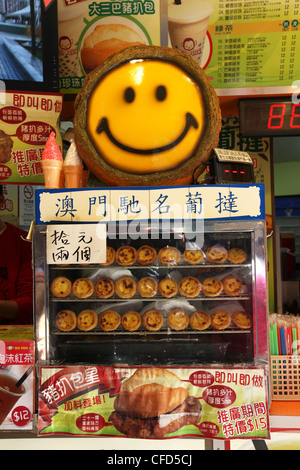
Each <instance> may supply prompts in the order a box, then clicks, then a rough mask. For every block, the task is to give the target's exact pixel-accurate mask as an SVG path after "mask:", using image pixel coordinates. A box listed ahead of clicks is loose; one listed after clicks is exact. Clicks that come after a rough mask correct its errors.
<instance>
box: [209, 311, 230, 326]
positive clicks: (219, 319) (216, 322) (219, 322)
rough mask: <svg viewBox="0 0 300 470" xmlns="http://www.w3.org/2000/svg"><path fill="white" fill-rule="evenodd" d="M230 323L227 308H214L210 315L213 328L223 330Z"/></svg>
mask: <svg viewBox="0 0 300 470" xmlns="http://www.w3.org/2000/svg"><path fill="white" fill-rule="evenodd" d="M230 323H231V317H230V314H229V312H227V310H216V311H215V312H214V313H213V314H212V317H211V327H212V328H213V329H214V330H225V329H226V328H228V326H229V325H230Z"/></svg>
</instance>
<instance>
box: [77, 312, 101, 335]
mask: <svg viewBox="0 0 300 470" xmlns="http://www.w3.org/2000/svg"><path fill="white" fill-rule="evenodd" d="M97 324H98V316H97V313H96V312H94V310H88V309H86V310H82V311H81V312H80V313H79V314H78V315H77V326H78V328H79V329H80V330H81V331H90V330H93V329H94V328H96V326H97Z"/></svg>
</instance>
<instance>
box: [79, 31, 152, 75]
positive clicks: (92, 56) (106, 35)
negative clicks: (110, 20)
mask: <svg viewBox="0 0 300 470" xmlns="http://www.w3.org/2000/svg"><path fill="white" fill-rule="evenodd" d="M140 44H146V42H145V41H144V40H143V38H142V37H141V36H140V35H139V34H138V33H137V32H135V31H134V30H133V29H131V28H129V27H128V26H126V25H124V24H104V25H98V26H96V28H95V29H94V31H93V32H92V33H91V34H90V35H89V36H87V37H86V39H85V40H84V44H83V47H82V49H81V62H82V65H83V68H84V70H85V72H86V73H89V72H91V71H92V70H94V69H95V68H96V67H97V66H98V65H100V64H102V62H104V61H105V59H107V58H108V57H109V56H110V55H111V54H114V53H115V52H118V51H121V50H122V49H124V48H125V47H128V46H138V45H140Z"/></svg>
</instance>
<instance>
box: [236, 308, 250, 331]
mask: <svg viewBox="0 0 300 470" xmlns="http://www.w3.org/2000/svg"><path fill="white" fill-rule="evenodd" d="M232 321H233V323H234V324H235V325H236V326H237V327H238V328H241V329H242V330H247V329H249V328H251V326H252V317H251V315H250V314H249V313H247V312H245V311H244V310H237V311H236V312H233V314H232Z"/></svg>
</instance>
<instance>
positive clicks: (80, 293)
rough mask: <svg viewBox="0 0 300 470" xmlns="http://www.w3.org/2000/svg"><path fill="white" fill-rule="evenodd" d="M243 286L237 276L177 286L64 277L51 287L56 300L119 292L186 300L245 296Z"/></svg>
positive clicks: (127, 279)
mask: <svg viewBox="0 0 300 470" xmlns="http://www.w3.org/2000/svg"><path fill="white" fill-rule="evenodd" d="M243 289H244V284H243V281H242V280H241V279H239V278H238V277H236V276H234V275H228V276H226V277H225V278H224V279H223V280H220V279H218V278H215V277H209V278H206V279H205V280H204V281H203V282H200V281H199V279H197V278H196V277H194V276H186V277H184V278H182V279H181V280H180V281H179V282H178V283H177V281H176V280H175V279H173V278H170V277H166V278H163V279H161V280H160V281H157V280H156V279H155V278H153V277H151V276H147V277H142V278H141V279H140V280H139V281H138V282H136V281H135V279H134V278H133V277H132V276H121V277H120V278H119V279H117V280H116V281H113V280H112V279H110V278H108V277H101V278H100V279H98V280H97V281H96V283H95V285H94V284H93V282H92V281H91V280H90V279H88V278H78V279H76V280H75V281H74V282H73V283H72V282H71V281H70V279H68V278H66V277H64V276H58V277H56V278H55V279H54V280H53V281H52V283H51V286H50V290H51V293H52V295H53V296H55V297H59V298H62V297H67V296H68V295H69V294H70V293H71V292H73V294H74V295H75V296H76V297H77V298H79V299H84V298H88V297H90V296H91V295H92V294H93V293H95V294H96V295H97V297H98V298H101V299H108V298H110V297H112V296H113V295H114V293H116V294H117V295H118V297H120V298H123V299H126V298H127V299H128V298H131V297H133V296H134V295H135V294H136V292H138V293H139V295H140V296H141V297H143V298H151V297H154V296H155V295H156V294H157V292H158V293H159V294H160V295H161V296H162V297H166V298H170V297H174V296H176V295H177V294H178V293H179V294H180V295H182V296H184V297H188V298H195V297H197V296H198V295H199V294H200V293H201V292H202V293H203V294H204V295H205V296H207V297H217V296H219V295H220V294H221V293H223V292H224V293H225V294H226V295H229V296H237V295H240V294H241V293H242V291H243Z"/></svg>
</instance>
